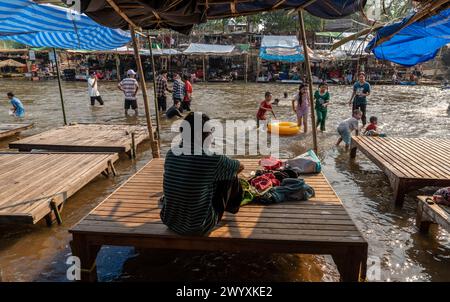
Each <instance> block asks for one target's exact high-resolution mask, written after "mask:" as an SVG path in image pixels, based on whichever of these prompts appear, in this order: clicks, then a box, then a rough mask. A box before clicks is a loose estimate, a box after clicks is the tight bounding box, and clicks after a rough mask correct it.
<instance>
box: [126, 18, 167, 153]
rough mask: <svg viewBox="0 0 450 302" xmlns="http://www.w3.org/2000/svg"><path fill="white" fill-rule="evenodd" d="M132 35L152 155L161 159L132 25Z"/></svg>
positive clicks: (137, 44)
mask: <svg viewBox="0 0 450 302" xmlns="http://www.w3.org/2000/svg"><path fill="white" fill-rule="evenodd" d="M130 33H131V38H132V40H133V48H134V57H135V60H136V66H137V69H138V73H139V81H140V82H141V89H142V96H143V98H144V107H145V118H146V120H147V129H148V136H149V138H150V144H151V146H152V155H153V158H159V157H160V154H159V144H158V141H157V140H155V137H154V135H153V126H152V119H151V116H150V108H149V107H150V106H149V102H148V95H147V87H146V85H145V77H144V70H143V68H142V61H141V55H140V54H139V43H138V40H137V38H136V33H135V30H134V27H133V26H132V25H130Z"/></svg>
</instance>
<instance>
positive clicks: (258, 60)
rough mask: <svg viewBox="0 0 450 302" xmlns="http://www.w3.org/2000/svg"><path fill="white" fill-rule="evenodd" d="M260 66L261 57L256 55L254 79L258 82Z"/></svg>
mask: <svg viewBox="0 0 450 302" xmlns="http://www.w3.org/2000/svg"><path fill="white" fill-rule="evenodd" d="M260 68H261V58H260V57H259V56H258V58H257V59H256V80H255V82H258V77H259V71H260Z"/></svg>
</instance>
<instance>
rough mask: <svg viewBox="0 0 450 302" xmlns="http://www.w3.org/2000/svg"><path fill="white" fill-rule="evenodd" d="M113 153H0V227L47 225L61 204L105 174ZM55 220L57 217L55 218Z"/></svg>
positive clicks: (111, 164) (112, 160) (110, 166)
mask: <svg viewBox="0 0 450 302" xmlns="http://www.w3.org/2000/svg"><path fill="white" fill-rule="evenodd" d="M117 159H118V155H117V154H115V153H89V154H79V153H12V152H10V153H0V171H1V172H2V173H0V223H28V224H35V223H37V222H38V221H40V220H41V219H42V218H44V217H45V218H46V219H47V222H48V223H49V224H50V223H52V222H53V219H54V218H55V217H53V215H52V212H53V214H58V213H57V212H59V211H60V210H61V209H62V205H63V202H64V201H65V200H66V199H67V198H69V197H70V196H72V195H73V194H75V193H76V192H77V191H78V190H80V189H81V188H82V187H84V186H85V185H86V184H87V183H89V182H90V181H91V180H92V179H94V178H95V177H96V176H98V175H99V174H100V173H102V172H104V171H108V173H111V172H114V166H113V163H114V162H115V161H116V160H117ZM56 218H57V217H56Z"/></svg>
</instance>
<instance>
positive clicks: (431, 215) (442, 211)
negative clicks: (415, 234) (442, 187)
mask: <svg viewBox="0 0 450 302" xmlns="http://www.w3.org/2000/svg"><path fill="white" fill-rule="evenodd" d="M427 199H428V200H427ZM430 199H431V200H430ZM417 200H418V203H417V217H416V225H417V227H418V228H419V230H420V231H421V232H425V233H427V232H428V230H429V228H430V225H431V224H438V225H440V226H441V227H442V228H444V229H445V230H446V231H447V232H449V233H450V207H448V206H441V205H438V204H436V203H434V202H433V201H432V197H431V196H417Z"/></svg>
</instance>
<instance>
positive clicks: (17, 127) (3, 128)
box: [0, 124, 33, 139]
mask: <svg viewBox="0 0 450 302" xmlns="http://www.w3.org/2000/svg"><path fill="white" fill-rule="evenodd" d="M32 127H33V124H0V139H2V138H5V137H9V136H14V135H16V134H19V133H20V132H22V131H24V130H27V129H30V128H32Z"/></svg>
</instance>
